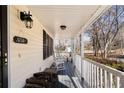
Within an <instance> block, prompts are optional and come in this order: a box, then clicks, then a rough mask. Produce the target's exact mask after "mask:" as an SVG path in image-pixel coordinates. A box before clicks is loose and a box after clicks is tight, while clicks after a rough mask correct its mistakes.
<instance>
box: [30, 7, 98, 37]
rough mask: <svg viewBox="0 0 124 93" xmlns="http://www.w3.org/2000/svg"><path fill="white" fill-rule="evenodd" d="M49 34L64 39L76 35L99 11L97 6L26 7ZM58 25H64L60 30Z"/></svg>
mask: <svg viewBox="0 0 124 93" xmlns="http://www.w3.org/2000/svg"><path fill="white" fill-rule="evenodd" d="M28 7H29V8H30V9H31V11H32V12H33V13H34V14H35V15H36V16H37V18H38V19H39V21H40V22H41V24H43V26H44V27H45V28H46V30H48V31H49V32H51V33H55V34H56V35H57V36H58V37H63V38H65V37H66V36H67V37H69V36H73V35H74V34H76V33H77V32H78V31H79V30H80V28H81V27H82V26H84V24H86V22H88V20H89V19H90V18H91V17H92V16H93V14H94V13H95V12H96V11H97V10H98V9H99V7H100V6H99V5H39V6H38V5H36V6H35V5H32V6H28ZM60 25H66V26H67V29H66V30H63V31H62V30H61V29H60Z"/></svg>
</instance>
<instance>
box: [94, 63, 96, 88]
mask: <svg viewBox="0 0 124 93" xmlns="http://www.w3.org/2000/svg"><path fill="white" fill-rule="evenodd" d="M94 87H95V88H96V65H94Z"/></svg>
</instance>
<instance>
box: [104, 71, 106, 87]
mask: <svg viewBox="0 0 124 93" xmlns="http://www.w3.org/2000/svg"><path fill="white" fill-rule="evenodd" d="M104 87H105V88H106V87H107V71H106V70H104Z"/></svg>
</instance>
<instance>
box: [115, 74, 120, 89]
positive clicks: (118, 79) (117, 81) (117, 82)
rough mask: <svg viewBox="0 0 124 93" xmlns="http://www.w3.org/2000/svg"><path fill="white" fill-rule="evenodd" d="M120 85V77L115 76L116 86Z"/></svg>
mask: <svg viewBox="0 0 124 93" xmlns="http://www.w3.org/2000/svg"><path fill="white" fill-rule="evenodd" d="M119 87H120V77H118V76H116V88H119Z"/></svg>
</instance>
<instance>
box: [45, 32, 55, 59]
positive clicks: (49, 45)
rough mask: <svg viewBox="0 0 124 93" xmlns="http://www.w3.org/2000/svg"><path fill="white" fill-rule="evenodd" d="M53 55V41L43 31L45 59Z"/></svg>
mask: <svg viewBox="0 0 124 93" xmlns="http://www.w3.org/2000/svg"><path fill="white" fill-rule="evenodd" d="M52 54H53V39H52V38H51V37H50V36H49V35H48V34H47V33H46V31H45V30H43V59H46V58H48V57H49V56H51V55H52Z"/></svg>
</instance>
